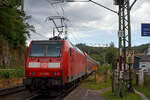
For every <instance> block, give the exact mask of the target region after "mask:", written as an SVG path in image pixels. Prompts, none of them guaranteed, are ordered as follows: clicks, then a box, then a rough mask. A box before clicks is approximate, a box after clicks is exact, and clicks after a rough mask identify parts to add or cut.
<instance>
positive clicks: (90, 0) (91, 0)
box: [89, 0, 118, 14]
mask: <svg viewBox="0 0 150 100" xmlns="http://www.w3.org/2000/svg"><path fill="white" fill-rule="evenodd" d="M89 2H92V3H94V4H96V5H99V6H101V7H103V8H105V9H107V10H109V11H111V12H114V13H116V14H118V12H117V11H115V10H112V9H110V8H108V7H106V6H104V5H102V4H100V3H97V2H95V1H93V0H89Z"/></svg>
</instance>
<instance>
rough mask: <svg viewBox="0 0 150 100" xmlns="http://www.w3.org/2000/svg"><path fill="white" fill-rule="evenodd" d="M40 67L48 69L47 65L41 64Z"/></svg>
mask: <svg viewBox="0 0 150 100" xmlns="http://www.w3.org/2000/svg"><path fill="white" fill-rule="evenodd" d="M40 67H41V68H47V67H48V63H41V65H40Z"/></svg>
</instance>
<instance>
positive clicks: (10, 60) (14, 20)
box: [0, 0, 34, 67]
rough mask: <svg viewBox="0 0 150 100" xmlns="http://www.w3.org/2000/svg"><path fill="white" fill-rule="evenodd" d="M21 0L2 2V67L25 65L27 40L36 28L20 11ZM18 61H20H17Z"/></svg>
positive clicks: (0, 33)
mask: <svg viewBox="0 0 150 100" xmlns="http://www.w3.org/2000/svg"><path fill="white" fill-rule="evenodd" d="M20 8H21V0H0V19H1V20H0V42H1V43H0V51H1V52H0V66H3V67H5V65H6V66H8V65H10V64H11V65H12V64H16V63H19V64H20V63H22V64H23V63H24V62H23V61H24V60H25V55H26V54H25V53H26V40H27V37H29V36H30V34H29V31H34V27H33V26H31V25H29V24H28V23H27V21H26V20H27V19H28V18H30V17H29V16H26V15H25V13H24V12H22V11H21V10H20ZM17 59H19V60H18V61H17Z"/></svg>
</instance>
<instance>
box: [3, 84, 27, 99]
mask: <svg viewBox="0 0 150 100" xmlns="http://www.w3.org/2000/svg"><path fill="white" fill-rule="evenodd" d="M24 90H25V87H24V86H23V85H19V86H14V87H10V88H4V89H0V97H1V96H6V95H9V94H14V93H17V92H21V91H24Z"/></svg>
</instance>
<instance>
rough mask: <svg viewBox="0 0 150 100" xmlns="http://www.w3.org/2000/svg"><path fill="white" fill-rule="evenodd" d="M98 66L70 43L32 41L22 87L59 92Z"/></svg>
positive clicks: (50, 40) (64, 41) (63, 41)
mask: <svg viewBox="0 0 150 100" xmlns="http://www.w3.org/2000/svg"><path fill="white" fill-rule="evenodd" d="M95 67H98V62H96V61H95V60H93V59H92V58H91V57H89V56H88V55H87V54H86V52H83V51H81V50H80V49H79V48H77V47H76V46H74V45H73V44H72V43H71V42H69V41H67V40H64V39H61V38H58V37H54V38H51V39H49V40H34V41H31V43H30V45H29V48H28V53H27V59H26V66H25V79H24V80H23V84H24V86H25V87H26V89H28V90H32V89H35V90H50V89H52V88H55V87H57V89H58V88H62V87H65V86H66V85H68V84H73V83H75V82H76V81H80V80H82V79H85V78H86V77H87V76H89V75H90V74H91V73H92V72H94V68H95Z"/></svg>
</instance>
